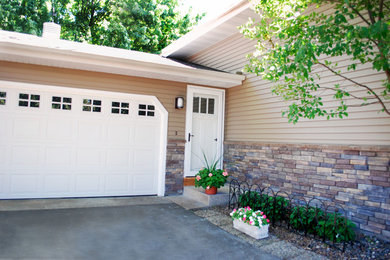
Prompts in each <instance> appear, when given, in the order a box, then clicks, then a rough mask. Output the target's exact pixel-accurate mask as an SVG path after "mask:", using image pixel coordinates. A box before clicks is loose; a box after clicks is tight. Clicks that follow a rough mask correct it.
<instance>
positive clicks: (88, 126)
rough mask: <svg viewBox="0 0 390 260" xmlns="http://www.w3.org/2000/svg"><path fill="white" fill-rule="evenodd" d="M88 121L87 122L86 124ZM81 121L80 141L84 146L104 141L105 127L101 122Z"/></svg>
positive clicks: (79, 126) (79, 127) (79, 129)
mask: <svg viewBox="0 0 390 260" xmlns="http://www.w3.org/2000/svg"><path fill="white" fill-rule="evenodd" d="M86 121H87V122H86ZM86 121H80V122H79V125H78V139H79V143H82V144H95V143H96V142H99V141H102V140H104V135H103V126H102V123H101V122H98V121H96V122H91V121H90V120H88V119H86Z"/></svg>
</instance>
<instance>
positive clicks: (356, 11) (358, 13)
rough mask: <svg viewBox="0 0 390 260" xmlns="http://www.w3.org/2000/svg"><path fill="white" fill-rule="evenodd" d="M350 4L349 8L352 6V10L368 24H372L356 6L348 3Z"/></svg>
mask: <svg viewBox="0 0 390 260" xmlns="http://www.w3.org/2000/svg"><path fill="white" fill-rule="evenodd" d="M348 6H349V8H351V9H352V11H354V12H355V13H356V14H357V15H358V16H359V17H360V18H361V19H362V20H363V21H364V22H365V23H366V24H368V25H371V24H370V22H369V21H368V20H367V19H366V18H364V16H363V15H362V14H361V13H360V12H359V11H358V10H357V9H356V8H354V7H353V6H352V5H351V4H349V3H348Z"/></svg>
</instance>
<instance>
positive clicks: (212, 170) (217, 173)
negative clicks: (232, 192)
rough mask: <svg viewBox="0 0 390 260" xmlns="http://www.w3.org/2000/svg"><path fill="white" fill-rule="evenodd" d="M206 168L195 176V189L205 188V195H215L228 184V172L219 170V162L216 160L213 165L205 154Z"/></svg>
mask: <svg viewBox="0 0 390 260" xmlns="http://www.w3.org/2000/svg"><path fill="white" fill-rule="evenodd" d="M203 157H204V162H205V164H206V167H203V168H202V169H201V170H200V171H199V172H198V173H197V174H196V175H195V187H203V188H204V189H205V193H206V194H209V195H213V194H216V193H217V189H218V188H219V187H221V186H223V185H224V184H225V183H226V180H227V177H228V175H229V174H228V173H227V171H226V170H222V169H217V164H218V161H219V160H215V161H214V162H212V163H211V164H210V163H209V162H208V160H207V158H206V156H205V155H204V154H203Z"/></svg>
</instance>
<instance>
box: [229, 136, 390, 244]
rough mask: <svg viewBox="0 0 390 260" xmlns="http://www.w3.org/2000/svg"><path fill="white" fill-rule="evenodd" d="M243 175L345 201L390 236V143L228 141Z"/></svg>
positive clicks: (367, 227) (363, 225) (367, 225)
mask: <svg viewBox="0 0 390 260" xmlns="http://www.w3.org/2000/svg"><path fill="white" fill-rule="evenodd" d="M224 162H225V168H227V169H228V171H230V173H231V174H232V175H233V176H236V177H238V178H239V179H240V178H242V179H244V178H247V179H251V180H252V181H253V183H257V184H261V186H263V187H264V186H267V187H275V188H277V189H280V190H283V191H286V192H287V193H289V194H294V195H301V196H305V197H306V198H313V197H317V198H318V197H319V198H322V199H325V200H334V201H335V202H337V203H340V204H342V205H343V206H344V207H345V208H346V209H347V210H348V212H349V216H350V218H351V219H352V220H353V221H354V222H355V223H356V224H357V227H358V228H360V230H362V231H363V232H365V233H369V234H375V235H376V236H378V237H380V238H383V239H386V240H390V167H389V163H390V147H389V146H339V145H310V144H308V145H300V144H276V143H242V142H225V149H224Z"/></svg>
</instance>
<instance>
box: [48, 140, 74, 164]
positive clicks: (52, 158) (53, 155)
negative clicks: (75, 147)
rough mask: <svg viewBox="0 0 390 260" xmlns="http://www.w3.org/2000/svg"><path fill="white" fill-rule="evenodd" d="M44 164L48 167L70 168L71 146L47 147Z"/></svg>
mask: <svg viewBox="0 0 390 260" xmlns="http://www.w3.org/2000/svg"><path fill="white" fill-rule="evenodd" d="M45 154H46V155H45V158H46V165H47V167H49V168H54V169H58V168H70V167H71V164H72V147H63V146H60V147H47V148H46V153H45Z"/></svg>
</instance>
